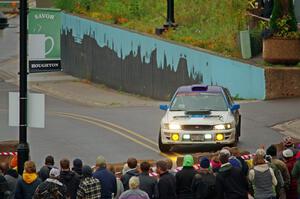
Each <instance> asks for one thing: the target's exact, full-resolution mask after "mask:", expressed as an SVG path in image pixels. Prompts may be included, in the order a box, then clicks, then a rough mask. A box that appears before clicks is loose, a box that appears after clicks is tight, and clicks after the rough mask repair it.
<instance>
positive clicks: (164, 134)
mask: <svg viewBox="0 0 300 199" xmlns="http://www.w3.org/2000/svg"><path fill="white" fill-rule="evenodd" d="M172 134H178V135H179V140H178V141H174V140H172ZM217 134H222V135H223V136H224V139H223V140H216V135H217ZM235 134H236V131H235V128H233V129H229V130H211V131H185V130H168V129H161V141H162V143H163V144H171V145H193V144H195V145H199V144H208V145H213V144H222V145H226V144H233V143H234V142H235V140H236V139H235ZM184 135H190V139H184ZM205 135H211V139H205Z"/></svg>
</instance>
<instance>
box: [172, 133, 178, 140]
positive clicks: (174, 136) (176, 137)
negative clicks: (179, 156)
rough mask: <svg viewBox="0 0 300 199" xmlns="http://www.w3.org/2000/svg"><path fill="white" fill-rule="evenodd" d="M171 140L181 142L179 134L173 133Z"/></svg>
mask: <svg viewBox="0 0 300 199" xmlns="http://www.w3.org/2000/svg"><path fill="white" fill-rule="evenodd" d="M171 139H172V140H173V141H178V140H179V134H178V133H173V134H172V136H171Z"/></svg>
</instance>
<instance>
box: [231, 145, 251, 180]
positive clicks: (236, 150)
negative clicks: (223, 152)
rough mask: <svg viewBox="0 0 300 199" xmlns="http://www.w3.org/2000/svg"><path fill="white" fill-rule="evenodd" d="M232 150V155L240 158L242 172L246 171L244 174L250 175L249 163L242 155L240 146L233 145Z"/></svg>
mask: <svg viewBox="0 0 300 199" xmlns="http://www.w3.org/2000/svg"><path fill="white" fill-rule="evenodd" d="M230 152H231V155H232V156H233V157H235V158H236V159H237V160H238V162H239V165H240V166H241V169H242V172H243V173H244V175H245V176H248V172H249V167H248V164H247V163H246V161H245V160H244V159H243V158H242V157H241V152H240V150H239V148H238V147H232V148H231V149H230ZM229 162H230V160H229Z"/></svg>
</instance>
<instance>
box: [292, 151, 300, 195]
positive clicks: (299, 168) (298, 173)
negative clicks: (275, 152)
mask: <svg viewBox="0 0 300 199" xmlns="http://www.w3.org/2000/svg"><path fill="white" fill-rule="evenodd" d="M295 159H296V163H295V165H294V168H293V170H292V177H293V178H296V179H297V195H298V198H300V152H298V153H297V154H296V156H295Z"/></svg>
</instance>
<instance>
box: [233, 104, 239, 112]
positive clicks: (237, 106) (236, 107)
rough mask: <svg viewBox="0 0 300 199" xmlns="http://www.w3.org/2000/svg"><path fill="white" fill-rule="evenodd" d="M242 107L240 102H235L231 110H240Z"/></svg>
mask: <svg viewBox="0 0 300 199" xmlns="http://www.w3.org/2000/svg"><path fill="white" fill-rule="evenodd" d="M240 108H241V106H240V105H239V104H233V105H232V106H231V107H230V110H231V112H233V111H236V110H239V109H240Z"/></svg>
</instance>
